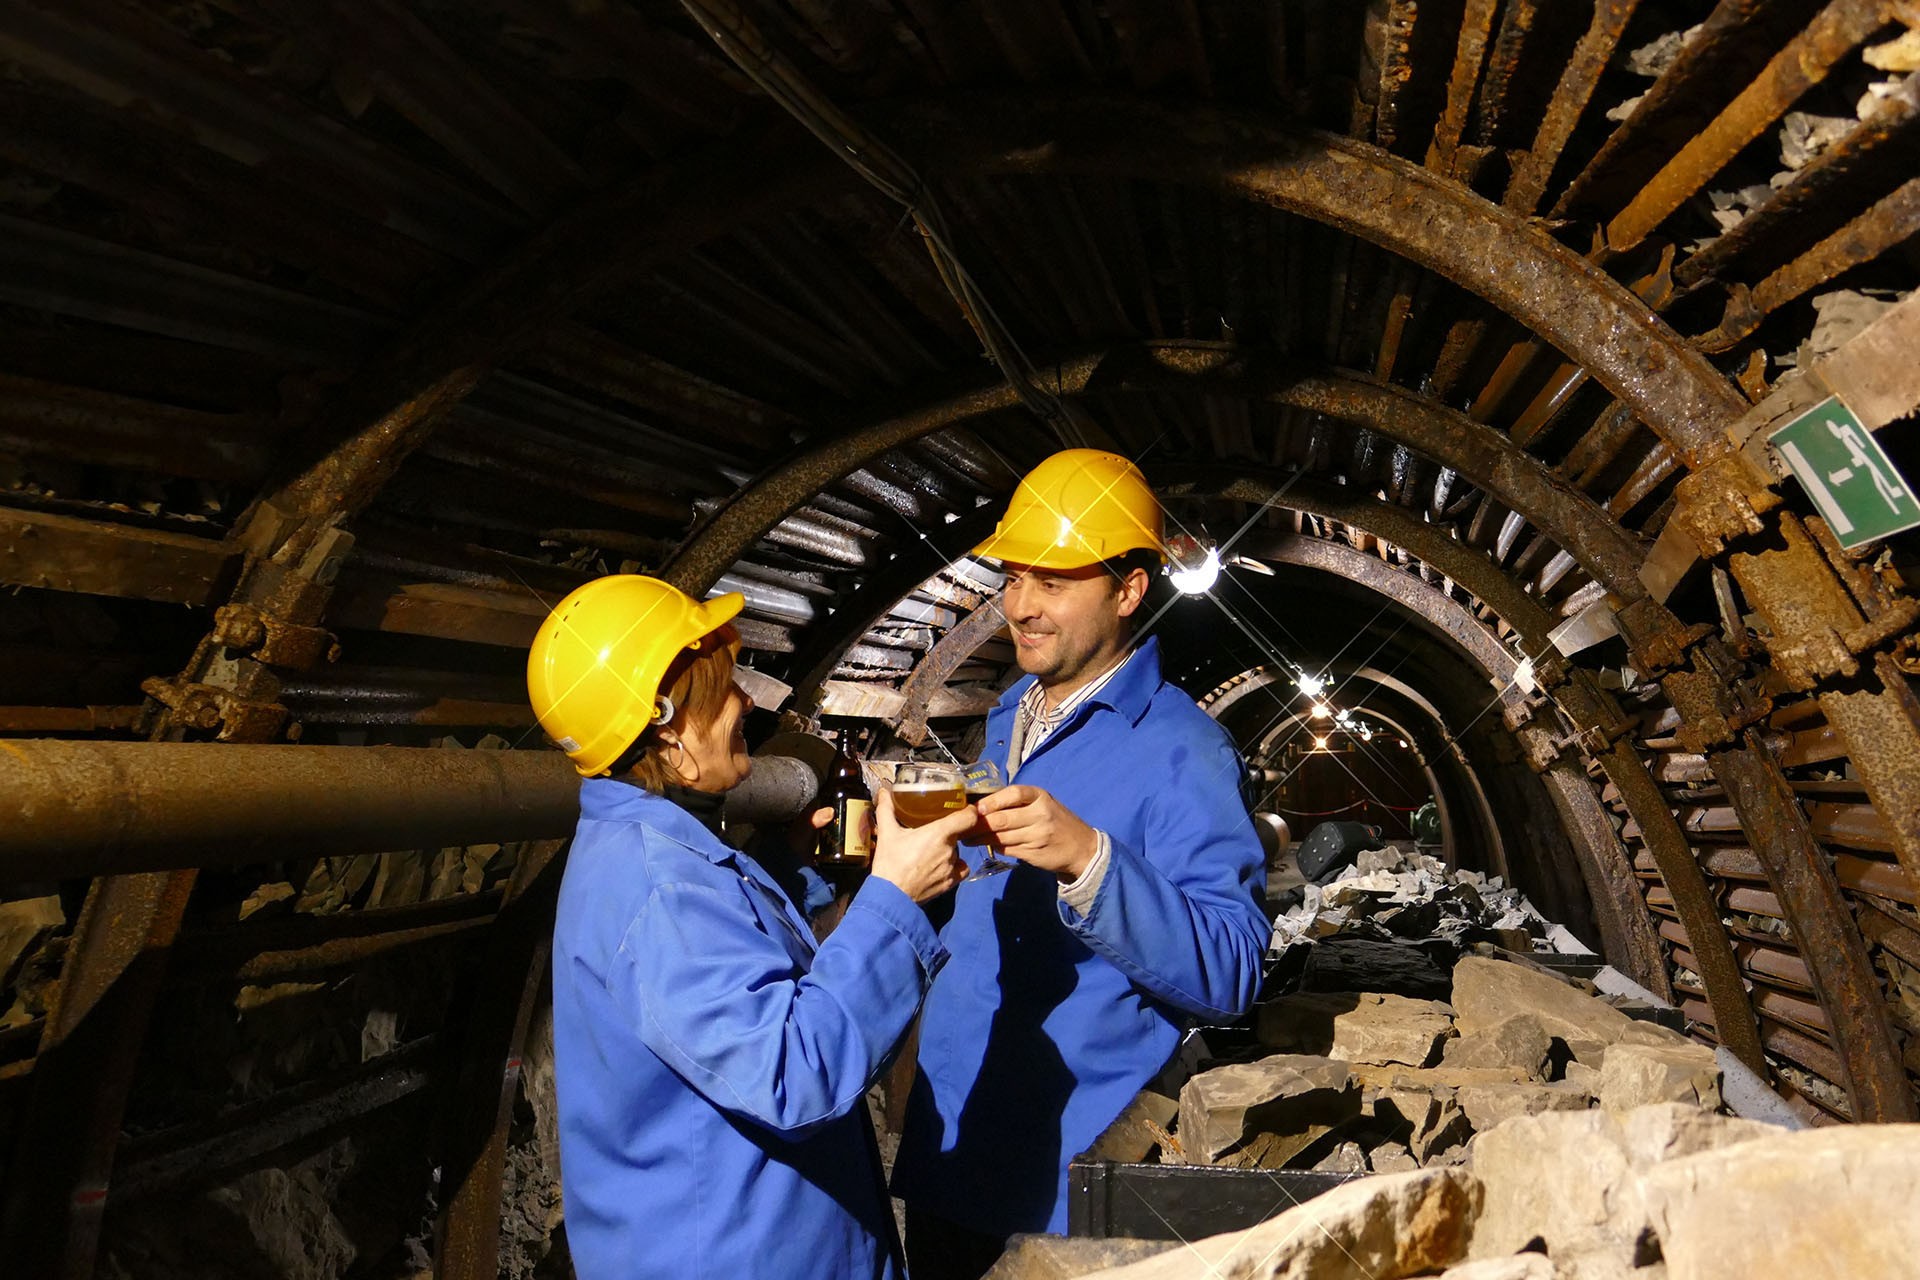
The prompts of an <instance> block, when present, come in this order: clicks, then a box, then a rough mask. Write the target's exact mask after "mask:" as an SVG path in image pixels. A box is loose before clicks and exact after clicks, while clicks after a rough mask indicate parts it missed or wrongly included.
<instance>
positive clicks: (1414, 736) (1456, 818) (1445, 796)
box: [1253, 707, 1506, 875]
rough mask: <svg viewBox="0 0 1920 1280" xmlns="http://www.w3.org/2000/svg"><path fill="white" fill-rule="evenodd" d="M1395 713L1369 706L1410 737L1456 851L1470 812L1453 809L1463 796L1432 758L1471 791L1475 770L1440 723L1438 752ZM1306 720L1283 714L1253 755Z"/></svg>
mask: <svg viewBox="0 0 1920 1280" xmlns="http://www.w3.org/2000/svg"><path fill="white" fill-rule="evenodd" d="M1423 710H1424V709H1423ZM1395 712H1396V714H1394V715H1388V714H1387V713H1386V712H1383V711H1381V710H1380V709H1379V708H1378V707H1372V708H1369V714H1371V715H1373V716H1374V717H1376V718H1377V719H1378V720H1379V721H1380V723H1382V724H1384V725H1387V726H1388V727H1389V728H1391V729H1392V730H1393V731H1394V732H1395V733H1397V734H1399V735H1400V736H1401V737H1403V738H1405V739H1406V740H1407V742H1408V744H1409V746H1410V748H1411V750H1412V751H1413V753H1414V759H1415V760H1416V761H1418V762H1419V765H1420V772H1421V773H1422V774H1423V775H1425V777H1426V779H1427V786H1428V787H1429V788H1430V789H1431V790H1432V792H1433V802H1434V807H1435V808H1436V809H1438V810H1439V813H1440V843H1441V847H1442V848H1443V849H1445V850H1446V851H1448V852H1449V853H1456V854H1457V851H1458V850H1459V849H1460V848H1461V846H1462V844H1463V843H1465V839H1464V837H1463V836H1462V834H1461V831H1462V829H1463V828H1464V827H1465V826H1466V825H1467V822H1468V818H1469V816H1470V815H1464V814H1459V813H1455V812H1454V809H1453V806H1454V802H1455V801H1456V800H1458V799H1460V797H1458V796H1455V795H1451V794H1449V793H1450V792H1451V791H1452V790H1453V788H1452V787H1450V786H1448V785H1447V784H1446V783H1444V782H1442V781H1441V769H1442V768H1444V767H1445V766H1444V765H1443V766H1441V767H1440V768H1436V766H1435V762H1434V758H1433V757H1434V755H1436V754H1437V755H1441V756H1446V757H1447V758H1448V763H1450V764H1451V765H1452V767H1453V768H1454V769H1458V770H1460V771H1461V780H1462V783H1463V785H1464V786H1465V788H1466V789H1467V790H1468V791H1469V792H1471V791H1472V790H1473V786H1474V782H1473V781H1472V780H1471V774H1472V771H1471V770H1470V769H1468V768H1467V766H1466V765H1465V764H1463V763H1462V762H1461V761H1459V760H1457V759H1454V758H1452V756H1451V755H1450V753H1449V750H1448V749H1449V748H1450V747H1451V746H1452V742H1451V740H1450V739H1448V738H1447V737H1445V733H1446V729H1445V727H1444V726H1442V725H1440V724H1439V723H1438V722H1435V723H1434V725H1433V732H1432V733H1431V735H1430V745H1433V746H1436V747H1438V748H1439V749H1440V750H1439V751H1438V752H1429V751H1428V750H1427V749H1426V746H1427V745H1428V739H1427V738H1425V737H1423V735H1422V734H1421V733H1420V730H1419V729H1417V728H1415V727H1414V724H1417V723H1418V722H1417V721H1416V722H1414V723H1413V724H1410V723H1408V721H1409V720H1411V719H1412V718H1411V717H1406V718H1404V719H1403V718H1402V717H1403V716H1404V715H1405V713H1404V712H1400V711H1399V709H1398V708H1395ZM1307 723H1310V722H1309V721H1308V720H1307V719H1306V718H1305V717H1303V716H1302V715H1301V714H1300V713H1299V712H1297V711H1287V712H1283V713H1281V714H1280V715H1279V716H1278V717H1276V718H1275V719H1273V720H1271V721H1269V722H1268V723H1267V724H1265V725H1264V726H1262V727H1261V728H1260V730H1259V731H1258V734H1257V739H1258V743H1259V745H1258V746H1257V748H1256V750H1255V751H1254V753H1253V754H1254V755H1255V756H1264V755H1266V754H1269V753H1271V752H1272V751H1274V750H1276V747H1275V746H1274V744H1273V740H1274V738H1276V737H1278V736H1279V735H1280V734H1282V733H1286V732H1287V731H1288V730H1289V729H1290V728H1292V727H1293V726H1294V725H1298V724H1307ZM1468 799H1470V800H1475V801H1478V800H1480V799H1483V797H1474V796H1469V797H1468ZM1256 807H1257V806H1256ZM1475 807H1478V805H1477V804H1476V806H1475ZM1456 860H1457V858H1456ZM1493 870H1494V872H1495V874H1498V875H1505V874H1506V866H1505V863H1504V861H1502V862H1498V863H1496V864H1495V866H1494V868H1493Z"/></svg>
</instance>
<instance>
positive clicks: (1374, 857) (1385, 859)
mask: <svg viewBox="0 0 1920 1280" xmlns="http://www.w3.org/2000/svg"><path fill="white" fill-rule="evenodd" d="M1353 865H1354V866H1356V867H1358V868H1359V869H1360V874H1361V875H1363V876H1370V875H1372V874H1373V873H1374V872H1376V871H1400V870H1402V869H1403V868H1404V867H1405V866H1406V865H1407V860H1406V858H1405V856H1403V855H1402V854H1401V852H1400V851H1399V850H1398V849H1362V850H1361V851H1360V853H1359V854H1358V856H1356V857H1355V858H1354V860H1353Z"/></svg>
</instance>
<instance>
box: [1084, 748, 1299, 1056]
mask: <svg viewBox="0 0 1920 1280" xmlns="http://www.w3.org/2000/svg"><path fill="white" fill-rule="evenodd" d="M1239 776H1240V762H1239V757H1238V756H1237V755H1236V754H1235V752H1234V750H1233V746H1232V744H1231V743H1229V742H1227V741H1225V740H1224V739H1223V740H1221V741H1219V742H1217V743H1212V744H1209V745H1208V747H1207V749H1206V750H1203V751H1200V752H1198V753H1196V755H1195V757H1194V758H1192V759H1190V760H1189V761H1188V762H1187V763H1186V765H1185V766H1184V767H1183V768H1181V769H1180V770H1179V771H1178V773H1177V775H1176V776H1172V777H1169V778H1167V779H1165V785H1164V786H1161V787H1156V788H1154V789H1153V791H1152V793H1151V794H1149V795H1148V796H1147V797H1146V799H1145V801H1144V804H1145V807H1146V821H1145V823H1144V830H1145V838H1144V840H1143V841H1142V842H1141V845H1142V846H1143V847H1136V846H1134V845H1131V844H1129V843H1128V842H1126V841H1124V840H1122V839H1120V838H1119V836H1117V835H1115V834H1114V833H1113V832H1111V831H1109V832H1108V833H1107V835H1108V841H1109V845H1110V852H1109V854H1108V858H1109V861H1108V864H1107V872H1106V875H1105V877H1103V878H1102V880H1101V882H1100V889H1099V892H1098V894H1097V895H1096V896H1095V897H1094V900H1093V904H1092V906H1091V907H1090V908H1089V909H1088V911H1087V913H1086V914H1085V915H1084V916H1083V915H1081V914H1079V913H1078V912H1076V911H1075V910H1074V909H1073V908H1072V907H1070V906H1068V905H1066V904H1065V903H1062V904H1061V905H1060V916H1061V919H1062V920H1063V921H1064V922H1065V923H1066V925H1067V927H1068V928H1070V929H1072V930H1073V931H1074V932H1075V933H1076V934H1078V935H1079V936H1080V937H1081V939H1082V940H1084V941H1085V942H1086V943H1087V945H1088V946H1090V947H1092V948H1093V949H1094V950H1095V951H1098V952H1099V953H1100V954H1101V955H1103V956H1105V957H1106V958H1107V959H1108V960H1110V961H1112V962H1113V964H1114V965H1115V966H1116V967H1118V968H1119V969H1120V971H1121V972H1122V973H1125V974H1126V975H1127V976H1128V977H1129V978H1131V979H1133V981H1134V982H1136V983H1137V984H1139V985H1140V986H1141V987H1143V988H1145V989H1146V990H1147V991H1149V992H1151V993H1153V994H1154V995H1155V996H1157V997H1159V998H1160V999H1161V1000H1164V1001H1166V1002H1167V1003H1168V1004H1170V1005H1173V1006H1174V1007H1175V1008H1178V1009H1181V1010H1184V1011H1185V1012H1187V1013H1191V1014H1196V1015H1198V1016H1201V1017H1208V1018H1236V1017H1239V1016H1240V1015H1241V1014H1243V1013H1245V1012H1246V1011H1247V1007H1248V1006H1249V1005H1251V1004H1252V1003H1253V998H1254V995H1255V993H1256V990H1257V988H1258V986H1259V982H1260V958H1261V956H1262V955H1264V954H1265V952H1266V948H1267V938H1268V935H1269V934H1270V932H1271V927H1270V926H1269V925H1268V923H1267V920H1266V917H1265V916H1264V915H1263V914H1262V913H1261V911H1260V908H1259V906H1258V905H1257V903H1256V901H1255V897H1254V892H1253V886H1254V881H1255V878H1256V877H1258V876H1259V875H1260V874H1261V872H1262V868H1263V867H1264V864H1265V859H1264V856H1263V855H1262V853H1261V849H1260V841H1259V837H1258V836H1257V835H1255V833H1254V830H1253V823H1252V822H1251V821H1250V820H1249V819H1248V817H1247V810H1246V807H1245V806H1244V805H1243V804H1242V803H1241V800H1240V794H1239V790H1238V786H1237V784H1238V780H1239Z"/></svg>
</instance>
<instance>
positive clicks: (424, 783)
mask: <svg viewBox="0 0 1920 1280" xmlns="http://www.w3.org/2000/svg"><path fill="white" fill-rule="evenodd" d="M579 789H580V779H579V778H578V777H577V776H576V775H575V774H574V772H573V770H572V769H571V768H569V767H568V764H567V761H566V759H565V758H564V757H562V756H560V755H559V754H557V753H555V752H550V751H449V750H443V749H431V748H417V747H305V746H260V745H230V744H223V743H182V742H174V743H168V742H61V741H56V740H51V739H38V740H27V741H12V742H0V883H19V882H22V881H29V880H50V879H60V878H67V877H73V876H88V875H114V874H123V873H130V872H141V871H157V870H165V869H171V868H183V867H210V866H223V865H224V866H237V865H243V864H245V863H249V862H266V861H275V860H278V859H282V858H288V857H295V856H301V855H310V854H325V855H339V854H350V853H379V852H385V851H388V850H393V849H410V848H422V847H440V846H445V845H460V844H475V843H480V842H483V841H508V840H539V839H552V838H557V837H561V836H565V835H567V834H568V833H569V832H570V831H572V829H573V824H574V819H575V818H576V817H577V816H578V814H579V800H578V795H579Z"/></svg>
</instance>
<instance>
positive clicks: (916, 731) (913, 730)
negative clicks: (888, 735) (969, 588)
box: [893, 600, 1007, 747]
mask: <svg viewBox="0 0 1920 1280" xmlns="http://www.w3.org/2000/svg"><path fill="white" fill-rule="evenodd" d="M1006 624H1007V618H1006V615H1005V614H1003V613H1001V612H1000V603H999V601H997V600H989V601H987V602H986V603H985V604H983V605H981V606H980V607H979V608H978V609H975V610H974V611H973V612H972V613H970V614H968V615H967V616H966V618H965V619H963V620H962V621H961V622H960V624H959V625H958V626H955V627H952V628H950V629H949V630H948V631H947V633H946V634H945V635H943V636H941V637H940V639H939V641H938V642H937V643H936V644H935V645H934V646H933V648H932V649H929V650H928V651H927V656H926V657H924V658H922V659H920V661H919V662H917V663H916V664H914V668H913V674H912V675H910V676H908V677H907V681H906V683H905V684H903V685H901V686H900V696H901V699H902V701H901V707H900V713H899V716H898V718H897V719H895V721H894V725H893V731H894V732H895V733H896V734H898V735H899V736H900V737H901V738H902V739H903V740H904V741H906V742H907V743H908V744H910V745H912V746H916V747H917V746H920V745H921V744H922V743H924V742H926V740H927V718H928V710H929V708H930V707H931V705H932V702H933V698H934V695H935V694H937V693H939V692H940V690H941V689H943V688H945V687H946V683H947V678H948V677H949V676H951V675H952V674H953V673H954V672H955V671H958V670H959V669H960V667H961V666H962V665H963V664H964V663H965V662H966V660H967V659H968V658H971V657H972V656H973V655H974V653H975V651H977V650H978V649H979V648H980V646H981V645H983V644H985V643H986V642H987V641H989V640H991V639H992V638H993V637H994V636H996V635H998V634H1000V629H1001V628H1002V627H1004V626H1006Z"/></svg>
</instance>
